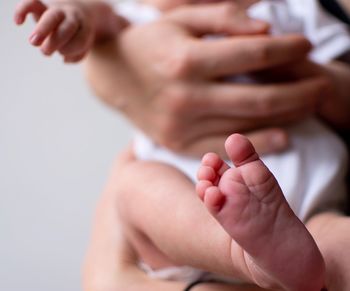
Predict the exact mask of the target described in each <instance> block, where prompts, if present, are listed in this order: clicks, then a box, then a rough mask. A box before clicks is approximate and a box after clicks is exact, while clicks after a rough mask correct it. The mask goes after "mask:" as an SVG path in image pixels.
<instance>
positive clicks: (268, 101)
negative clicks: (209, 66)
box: [174, 77, 330, 118]
mask: <svg viewBox="0 0 350 291" xmlns="http://www.w3.org/2000/svg"><path fill="white" fill-rule="evenodd" d="M329 86H330V84H329V81H328V80H327V79H326V78H324V77H315V78H309V79H305V80H297V81H294V82H289V83H279V84H267V85H264V84H263V85H261V84H248V85H245V84H233V83H232V84H230V83H217V84H216V83H214V84H210V85H203V84H200V85H198V86H196V87H194V88H193V89H192V92H191V94H188V93H187V95H188V96H190V98H188V99H187V100H185V99H180V97H177V98H178V99H180V101H179V100H178V101H177V102H178V103H180V104H181V105H177V106H178V107H179V108H180V109H181V110H184V111H186V110H192V111H193V113H194V114H197V115H198V114H203V115H204V114H208V113H209V114H210V113H214V114H224V115H226V116H229V115H231V116H235V117H242V118H243V117H245V118H248V117H251V118H264V117H271V116H273V115H275V116H280V115H281V114H286V113H288V112H289V113H291V112H295V111H296V110H306V111H309V112H310V111H312V110H314V109H315V108H316V106H317V105H318V103H319V102H320V100H321V99H322V98H323V97H324V96H325V94H328V91H329V90H328V89H329ZM174 107H175V106H174ZM178 110H179V109H178Z"/></svg>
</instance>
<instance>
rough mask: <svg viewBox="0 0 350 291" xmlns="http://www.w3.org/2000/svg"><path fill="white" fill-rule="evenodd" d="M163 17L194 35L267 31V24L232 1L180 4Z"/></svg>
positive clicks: (243, 33)
mask: <svg viewBox="0 0 350 291" xmlns="http://www.w3.org/2000/svg"><path fill="white" fill-rule="evenodd" d="M164 19H168V20H171V21H174V22H176V23H177V24H180V25H181V26H183V27H185V28H186V29H188V30H190V32H191V33H193V34H195V35H204V34H232V35H249V34H261V33H267V31H268V28H269V25H268V24H267V23H266V22H263V21H260V20H253V19H251V18H249V17H248V16H247V14H246V12H245V10H244V9H243V8H242V7H241V6H239V5H237V4H235V3H232V2H223V3H211V4H202V5H200V6H193V5H188V6H186V5H185V6H182V7H180V8H177V9H175V10H173V11H172V12H170V13H168V14H166V15H165V16H164Z"/></svg>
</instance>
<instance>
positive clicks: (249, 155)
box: [225, 133, 259, 167]
mask: <svg viewBox="0 0 350 291" xmlns="http://www.w3.org/2000/svg"><path fill="white" fill-rule="evenodd" d="M225 149H226V152H227V155H228V157H229V158H230V160H231V161H232V162H233V164H234V165H235V166H236V167H239V166H242V165H244V164H247V163H249V162H253V161H255V160H258V159H259V156H258V154H257V153H256V151H255V148H254V147H253V145H252V143H251V142H250V141H249V139H248V138H246V137H245V136H243V135H241V134H237V133H235V134H232V135H230V136H229V137H228V138H227V139H226V142H225Z"/></svg>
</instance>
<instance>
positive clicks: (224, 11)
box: [220, 2, 238, 20]
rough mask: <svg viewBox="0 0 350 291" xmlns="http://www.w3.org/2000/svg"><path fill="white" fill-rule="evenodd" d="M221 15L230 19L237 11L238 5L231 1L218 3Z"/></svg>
mask: <svg viewBox="0 0 350 291" xmlns="http://www.w3.org/2000/svg"><path fill="white" fill-rule="evenodd" d="M220 11H221V17H223V18H228V19H230V20H231V19H232V17H233V16H235V14H236V13H237V11H238V6H237V4H235V3H232V2H224V3H222V4H221V5H220Z"/></svg>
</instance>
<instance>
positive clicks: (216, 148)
mask: <svg viewBox="0 0 350 291" xmlns="http://www.w3.org/2000/svg"><path fill="white" fill-rule="evenodd" d="M232 133H233V132H228V133H222V134H213V135H207V136H202V137H201V138H198V139H196V140H193V141H192V142H189V143H188V144H186V146H184V147H183V148H181V149H178V150H177V152H179V153H181V154H184V155H188V156H190V157H202V156H203V155H204V154H205V153H207V152H210V151H212V152H216V153H217V154H219V155H220V156H221V157H223V158H227V154H226V151H225V148H224V144H225V141H226V139H227V137H228V136H229V135H230V134H232ZM246 135H247V137H248V138H249V139H250V141H251V142H252V144H253V145H254V147H255V149H256V151H257V153H258V154H259V155H264V154H270V153H276V152H280V151H283V150H285V149H286V148H287V147H288V145H289V139H288V135H287V132H286V131H284V130H283V129H278V128H268V129H262V130H261V131H255V132H251V133H247V134H246Z"/></svg>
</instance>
